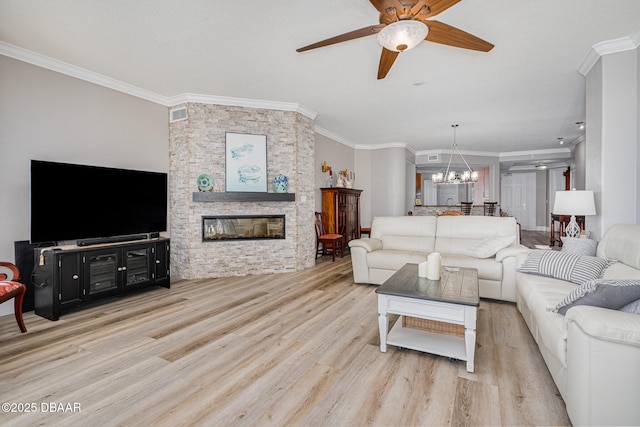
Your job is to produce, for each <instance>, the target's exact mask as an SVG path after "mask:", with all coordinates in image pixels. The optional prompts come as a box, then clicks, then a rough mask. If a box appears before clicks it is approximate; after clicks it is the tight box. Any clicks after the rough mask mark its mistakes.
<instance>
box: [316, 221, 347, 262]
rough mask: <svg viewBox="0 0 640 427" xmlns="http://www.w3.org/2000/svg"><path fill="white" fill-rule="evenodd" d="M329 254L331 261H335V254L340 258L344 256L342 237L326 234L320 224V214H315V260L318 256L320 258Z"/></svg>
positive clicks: (340, 235)
mask: <svg viewBox="0 0 640 427" xmlns="http://www.w3.org/2000/svg"><path fill="white" fill-rule="evenodd" d="M320 245H322V247H320ZM329 252H331V256H332V257H333V261H335V260H336V254H339V255H340V258H342V257H343V256H344V236H343V235H342V234H327V233H326V232H325V231H324V225H323V224H322V214H321V213H320V212H316V258H318V255H321V256H322V255H325V254H328V253H329Z"/></svg>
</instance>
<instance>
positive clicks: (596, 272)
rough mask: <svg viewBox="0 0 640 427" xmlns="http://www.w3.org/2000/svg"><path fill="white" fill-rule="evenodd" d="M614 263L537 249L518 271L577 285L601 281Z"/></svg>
mask: <svg viewBox="0 0 640 427" xmlns="http://www.w3.org/2000/svg"><path fill="white" fill-rule="evenodd" d="M613 262H615V261H611V260H606V259H602V258H598V257H592V256H585V255H574V254H567V253H563V252H558V251H551V250H545V249H536V250H533V251H531V252H530V253H529V255H528V256H527V259H526V260H525V261H524V264H522V267H520V269H519V270H518V271H520V272H522V273H528V274H535V275H538V276H546V277H553V278H556V279H561V280H566V281H568V282H572V283H575V284H578V285H580V284H582V283H584V282H586V281H588V280H593V279H599V278H601V277H602V274H603V273H604V271H605V270H606V269H607V267H609V266H610V265H611V264H612V263H613Z"/></svg>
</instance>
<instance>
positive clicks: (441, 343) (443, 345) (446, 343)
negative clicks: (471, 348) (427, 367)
mask: <svg viewBox="0 0 640 427" xmlns="http://www.w3.org/2000/svg"><path fill="white" fill-rule="evenodd" d="M387 344H390V345H393V346H396V347H402V348H408V349H411V350H418V351H423V352H425V353H432V354H437V355H439V356H445V357H451V358H453V359H458V360H464V361H466V360H467V352H466V347H465V339H464V338H463V337H457V336H454V335H444V334H439V333H434V332H427V331H423V330H420V329H413V328H405V327H404V326H402V317H400V318H398V321H397V322H396V323H395V325H394V326H393V328H391V331H390V332H389V334H388V335H387Z"/></svg>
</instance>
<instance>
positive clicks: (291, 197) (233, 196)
mask: <svg viewBox="0 0 640 427" xmlns="http://www.w3.org/2000/svg"><path fill="white" fill-rule="evenodd" d="M295 200H296V193H253V192H243V191H237V192H225V193H223V192H219V191H218V192H204V191H200V192H197V193H193V201H194V202H294V201H295Z"/></svg>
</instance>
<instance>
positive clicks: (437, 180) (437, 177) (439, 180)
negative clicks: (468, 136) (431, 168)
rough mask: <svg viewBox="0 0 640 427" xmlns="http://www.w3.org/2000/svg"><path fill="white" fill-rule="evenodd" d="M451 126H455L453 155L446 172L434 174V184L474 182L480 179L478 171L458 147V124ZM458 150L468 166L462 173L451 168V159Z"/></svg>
mask: <svg viewBox="0 0 640 427" xmlns="http://www.w3.org/2000/svg"><path fill="white" fill-rule="evenodd" d="M451 127H452V128H453V145H452V146H451V155H450V156H449V163H448V164H447V170H446V171H445V172H444V173H442V172H438V173H434V174H432V175H431V181H433V183H434V184H473V183H474V182H476V181H478V172H476V171H473V170H471V167H470V166H469V163H467V161H466V160H465V158H464V156H463V155H462V153H461V152H460V150H459V149H458V144H457V143H456V129H457V128H458V125H451ZM456 152H458V155H459V156H460V158H461V159H462V161H463V162H464V164H465V165H466V166H467V170H465V171H462V172H461V173H457V172H456V171H453V170H451V160H452V159H453V156H454V154H455V153H456Z"/></svg>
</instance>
